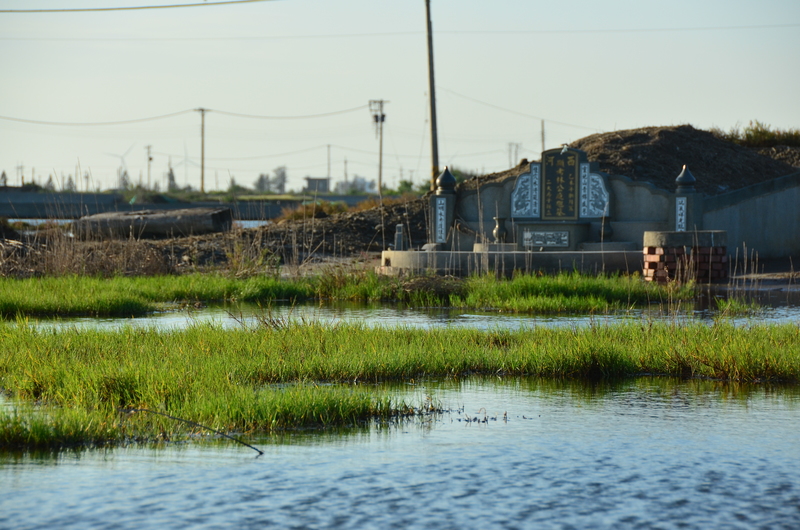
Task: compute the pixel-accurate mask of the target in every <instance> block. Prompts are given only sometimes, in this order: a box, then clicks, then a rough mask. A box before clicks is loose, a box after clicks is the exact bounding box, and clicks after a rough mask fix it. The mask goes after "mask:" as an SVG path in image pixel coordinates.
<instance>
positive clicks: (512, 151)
mask: <svg viewBox="0 0 800 530" xmlns="http://www.w3.org/2000/svg"><path fill="white" fill-rule="evenodd" d="M520 147H522V144H520V143H515V142H509V143H508V167H514V161H515V160H517V159H518V158H519V149H520Z"/></svg>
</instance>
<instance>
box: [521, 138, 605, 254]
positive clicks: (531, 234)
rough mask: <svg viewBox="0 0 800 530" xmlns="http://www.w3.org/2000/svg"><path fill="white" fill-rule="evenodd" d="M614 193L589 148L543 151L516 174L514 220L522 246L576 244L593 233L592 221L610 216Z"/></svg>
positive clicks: (561, 247)
mask: <svg viewBox="0 0 800 530" xmlns="http://www.w3.org/2000/svg"><path fill="white" fill-rule="evenodd" d="M609 203H610V196H609V193H608V189H607V187H606V183H605V180H604V178H603V176H602V175H600V174H598V173H594V172H592V171H591V165H590V163H589V161H588V160H587V158H586V153H584V152H583V151H579V150H577V149H569V148H567V147H564V148H559V149H551V150H549V151H545V152H544V153H542V161H541V163H531V164H530V170H529V171H528V172H527V173H523V174H521V175H520V176H519V177H517V181H516V183H515V186H514V189H513V191H512V192H511V216H510V221H511V223H512V225H513V226H514V229H515V231H516V238H515V239H516V241H517V244H518V246H520V247H522V249H524V250H574V249H576V248H577V247H578V245H579V244H580V243H583V242H584V241H587V240H589V239H590V232H591V228H592V226H591V225H592V223H593V222H595V223H596V222H597V221H598V220H602V219H603V218H605V217H607V216H608V212H609Z"/></svg>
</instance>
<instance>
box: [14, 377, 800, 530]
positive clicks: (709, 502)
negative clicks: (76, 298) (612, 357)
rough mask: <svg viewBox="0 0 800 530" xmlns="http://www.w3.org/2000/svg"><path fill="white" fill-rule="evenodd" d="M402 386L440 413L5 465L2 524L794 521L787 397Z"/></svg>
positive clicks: (736, 524)
mask: <svg viewBox="0 0 800 530" xmlns="http://www.w3.org/2000/svg"><path fill="white" fill-rule="evenodd" d="M408 388H409V390H408V391H407V393H406V394H405V397H406V398H408V399H423V398H424V396H431V397H433V399H434V400H435V401H437V402H439V403H441V404H442V405H444V406H446V407H448V408H451V409H453V411H452V412H450V413H446V414H442V415H440V416H438V417H437V418H435V419H434V420H433V421H429V422H422V421H418V420H416V421H412V422H410V423H407V424H403V425H401V426H395V427H386V426H383V427H381V426H377V425H376V426H372V427H370V428H368V429H362V430H360V431H354V432H350V433H345V434H341V433H339V434H336V433H329V434H294V435H291V434H290V435H285V436H283V437H276V438H268V439H262V440H259V441H258V443H259V444H260V447H261V448H262V449H263V450H264V451H265V452H266V454H265V455H263V456H261V457H255V453H254V452H253V451H252V450H250V449H247V448H245V447H241V446H236V445H215V444H213V443H212V444H202V443H191V444H177V445H172V446H168V447H166V448H161V449H159V448H140V447H130V448H121V449H112V450H95V451H84V452H76V453H61V454H59V455H56V456H53V455H49V456H48V455H38V456H17V457H14V456H8V455H6V456H3V457H0V527H2V528H87V527H90V528H140V527H143V526H145V527H169V528H221V527H226V528H227V527H237V528H264V527H277V528H387V527H397V528H531V527H543V528H675V527H681V528H756V527H763V528H797V527H798V526H800V478H798V477H800V437H798V435H797V425H798V420H800V392H799V391H798V389H797V388H796V387H792V388H769V387H764V386H761V387H745V386H730V385H723V384H720V383H714V382H707V381H705V382H703V381H688V382H680V381H674V380H668V379H637V380H634V381H627V382H625V383H621V384H617V385H605V386H591V385H585V384H584V385H582V384H566V383H554V382H541V381H535V380H526V379H520V380H505V381H496V382H493V381H486V380H471V381H467V382H463V383H461V384H457V383H446V382H443V383H428V384H426V386H424V387H408ZM504 413H506V418H507V421H504V420H503V415H504ZM468 417H469V418H477V419H478V420H480V421H478V422H472V421H470V422H467V421H466V418H468ZM484 419H485V420H486V422H485V423H484V422H483V420H484Z"/></svg>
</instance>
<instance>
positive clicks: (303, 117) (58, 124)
mask: <svg viewBox="0 0 800 530" xmlns="http://www.w3.org/2000/svg"><path fill="white" fill-rule="evenodd" d="M367 107H368V105H361V106H360V107H353V108H351V109H345V110H337V111H334V112H325V113H321V114H307V115H303V116H258V115H255V114H239V113H236V112H227V111H224V110H215V109H205V111H206V112H215V113H217V114H223V115H226V116H234V117H237V118H256V119H262V120H302V119H307V118H325V117H327V116H335V115H338V114H346V113H348V112H355V111H358V110H363V109H365V108H367ZM197 110H198V109H187V110H181V111H178V112H173V113H171V114H163V115H161V116H151V117H149V118H138V119H135V120H121V121H107V122H94V123H89V122H84V123H71V122H55V121H40V120H29V119H25V118H14V117H11V116H0V120H8V121H16V122H21V123H32V124H35V125H55V126H60V127H90V126H104V125H127V124H130V123H139V122H145V121H152V120H161V119H164V118H171V117H174V116H179V115H181V114H186V113H189V112H196V111H197Z"/></svg>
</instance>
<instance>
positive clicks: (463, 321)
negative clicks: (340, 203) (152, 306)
mask: <svg viewBox="0 0 800 530" xmlns="http://www.w3.org/2000/svg"><path fill="white" fill-rule="evenodd" d="M265 315H270V316H272V317H274V318H279V319H285V320H295V321H305V322H309V321H314V322H323V323H328V324H336V323H342V322H358V323H363V324H365V325H367V326H384V327H392V326H408V327H414V328H423V329H429V328H435V327H458V328H471V329H484V330H487V329H498V328H502V329H510V330H516V329H523V328H530V327H535V326H548V327H583V326H590V325H614V324H621V323H626V322H659V321H662V322H671V323H672V322H677V323H687V322H706V323H709V324H711V323H713V322H714V321H715V319H716V318H717V317H718V315H716V314H715V313H713V312H710V311H708V310H696V311H692V310H689V311H681V312H678V313H675V312H673V313H664V312H662V311H661V310H659V309H656V308H653V309H644V310H631V311H624V312H619V313H608V314H600V315H525V314H511V313H498V312H479V311H474V310H459V309H450V308H408V307H400V306H392V305H364V304H348V303H339V304H326V305H313V304H309V305H298V306H291V305H275V306H273V307H271V308H270V309H264V308H260V307H258V306H255V305H247V304H241V305H227V306H210V307H205V308H202V309H190V310H186V309H184V310H176V311H165V312H160V313H154V314H150V315H146V316H143V317H138V318H94V317H85V318H58V319H43V320H38V321H33V320H32V321H31V322H35V323H36V325H38V326H42V327H56V328H64V327H77V328H92V329H118V328H121V327H124V326H132V327H145V328H157V329H163V330H170V329H181V328H186V327H187V326H191V325H195V324H202V323H214V324H217V325H221V326H223V327H237V326H241V325H242V324H245V325H253V324H256V323H257V322H258V319H259V318H260V317H263V316H265ZM724 318H725V320H726V321H728V322H732V323H733V324H736V325H750V324H753V323H770V324H781V323H797V324H800V305H776V306H775V307H769V306H766V307H764V308H762V309H761V310H760V311H758V312H757V313H755V314H753V315H749V316H742V317H735V318H730V317H724Z"/></svg>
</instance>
